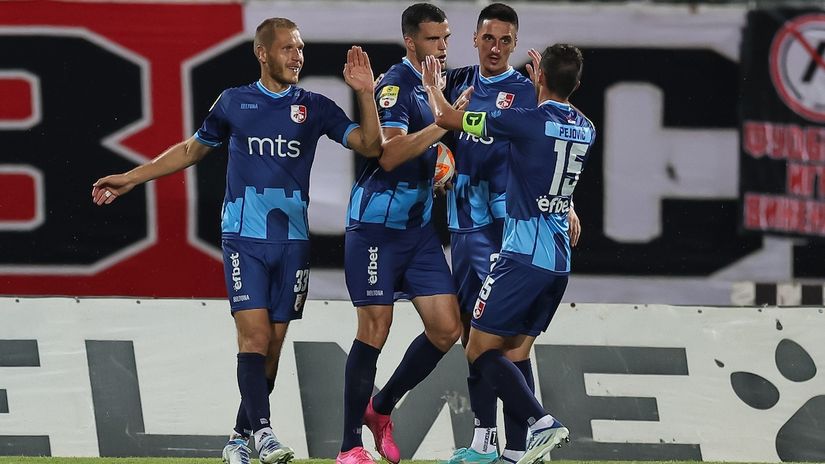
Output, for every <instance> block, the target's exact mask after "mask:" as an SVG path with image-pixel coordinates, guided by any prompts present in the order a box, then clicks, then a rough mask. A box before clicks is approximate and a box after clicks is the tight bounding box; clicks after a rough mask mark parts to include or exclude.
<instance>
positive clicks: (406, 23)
mask: <svg viewBox="0 0 825 464" xmlns="http://www.w3.org/2000/svg"><path fill="white" fill-rule="evenodd" d="M446 20H447V15H446V14H445V13H444V11H443V10H442V9H441V8H439V7H437V6H435V5H432V4H430V3H416V4H413V5H410V6H408V7H407V9H406V10H404V13H402V14H401V34H403V35H404V37H407V36H412V35H413V34H416V33H417V32H418V30H419V24H421V23H443V22H444V21H446Z"/></svg>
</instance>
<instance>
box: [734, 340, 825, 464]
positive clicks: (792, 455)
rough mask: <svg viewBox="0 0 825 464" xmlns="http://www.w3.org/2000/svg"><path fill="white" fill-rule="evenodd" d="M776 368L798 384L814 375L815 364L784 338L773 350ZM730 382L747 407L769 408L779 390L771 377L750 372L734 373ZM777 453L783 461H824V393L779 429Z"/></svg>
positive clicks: (810, 400) (807, 355) (803, 350)
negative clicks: (767, 377) (769, 378)
mask: <svg viewBox="0 0 825 464" xmlns="http://www.w3.org/2000/svg"><path fill="white" fill-rule="evenodd" d="M774 358H775V361H776V368H777V370H778V371H779V373H780V374H782V377H784V378H785V379H787V380H789V381H791V382H795V383H799V382H806V381H808V380H811V379H812V378H814V376H815V375H816V364H815V363H814V361H813V359H811V356H810V355H809V354H808V352H807V351H805V349H804V348H803V347H802V346H801V345H799V344H798V343H796V342H794V341H793V340H790V339H787V338H786V339H783V340H782V341H780V342H779V344H778V345H777V346H776V351H775V353H774ZM730 384H731V387H732V388H733V391H734V393H736V396H738V397H739V399H741V400H742V401H743V402H745V404H747V405H748V406H750V407H752V408H755V409H761V410H768V409H771V408H773V407H774V406H775V405H776V403H778V402H779V398H780V392H779V389H778V388H777V387H776V385H774V384H773V383H772V382H771V381H770V380H768V379H766V378H764V377H762V376H760V375H758V374H754V373H752V372H744V371H739V372H734V373H732V374H731V375H730ZM776 453H777V455H779V459H781V460H782V461H823V460H825V394H823V395H817V396H814V397H813V398H811V399H809V400H808V401H806V402H805V404H803V405H802V407H801V408H799V409H798V410H797V411H796V413H794V414H793V416H791V418H790V419H788V420H787V422H785V424H784V425H783V426H782V427H781V428H780V429H779V432H778V433H777V435H776Z"/></svg>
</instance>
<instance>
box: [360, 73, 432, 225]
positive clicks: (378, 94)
mask: <svg viewBox="0 0 825 464" xmlns="http://www.w3.org/2000/svg"><path fill="white" fill-rule="evenodd" d="M375 98H376V102H377V105H378V115H379V117H380V119H381V127H398V128H401V129H404V130H405V131H407V133H413V132H418V131H420V130H421V129H424V128H425V127H427V126H429V125H430V124H432V123H433V114H432V111H431V110H430V106H429V104H428V103H427V91H426V90H424V87H423V86H422V85H421V73H420V72H418V71H417V70H416V69H415V68H414V67H413V65H412V64H411V63H410V62H409V61H408V60H407V59H406V58H404V59H403V60H402V62H401V63H399V64H396V65H393V66H392V67H391V68H390V69H389V70H388V71H387V72H386V73H385V74H384V77H383V78H382V79H381V82H379V84H378V86H377V88H376V90H375ZM436 158H437V154H436V150H435V148H434V147H430V148H428V149H427V151H426V152H425V153H423V154H421V155H420V156H418V157H416V158H413V159H411V160H409V161H407V162H406V163H404V164H402V165H401V166H398V167H397V168H395V169H393V170H392V171H390V172H387V171H384V170H383V169H382V168H381V166H380V165H379V164H378V160H377V159H369V160H367V162H366V163H365V165H364V169H363V170H362V171H361V173H360V174H359V176H358V179H357V180H356V181H355V184H354V185H353V187H352V193H351V195H350V203H349V212H348V215H347V229H348V230H352V229H356V228H358V227H359V225H361V224H378V225H382V226H384V227H387V228H390V229H397V230H406V229H412V228H421V227H423V226H425V225H427V224H428V223H429V222H430V216H431V215H432V204H433V191H432V187H433V174H434V172H435V162H436Z"/></svg>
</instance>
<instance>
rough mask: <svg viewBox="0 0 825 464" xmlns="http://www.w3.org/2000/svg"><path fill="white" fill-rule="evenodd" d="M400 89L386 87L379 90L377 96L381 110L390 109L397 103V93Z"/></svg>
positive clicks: (395, 86)
mask: <svg viewBox="0 0 825 464" xmlns="http://www.w3.org/2000/svg"><path fill="white" fill-rule="evenodd" d="M399 90H400V89H399V88H398V86H397V85H388V86H386V87H384V88H383V89H381V93H380V94H379V95H378V106H380V107H381V108H391V107H392V106H393V105H395V102H396V101H398V91H399Z"/></svg>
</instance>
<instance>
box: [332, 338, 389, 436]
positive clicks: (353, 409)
mask: <svg viewBox="0 0 825 464" xmlns="http://www.w3.org/2000/svg"><path fill="white" fill-rule="evenodd" d="M380 352H381V350H379V349H378V348H375V347H373V346H370V345H367V344H366V343H364V342H362V341H360V340H353V342H352V348H350V350H349V355H348V356H347V367H346V370H345V371H344V439H343V440H342V441H341V451H349V450H351V449H353V448H355V447H356V446H364V443H363V442H362V441H361V425H363V424H364V411H365V410H366V409H367V403H368V402H369V401H370V396H372V389H373V386H374V384H375V365H376V363H377V362H378V354H379V353H380Z"/></svg>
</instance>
